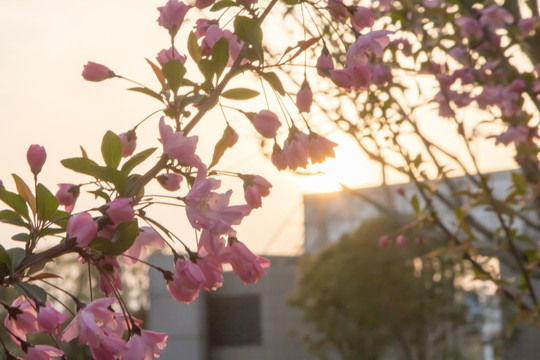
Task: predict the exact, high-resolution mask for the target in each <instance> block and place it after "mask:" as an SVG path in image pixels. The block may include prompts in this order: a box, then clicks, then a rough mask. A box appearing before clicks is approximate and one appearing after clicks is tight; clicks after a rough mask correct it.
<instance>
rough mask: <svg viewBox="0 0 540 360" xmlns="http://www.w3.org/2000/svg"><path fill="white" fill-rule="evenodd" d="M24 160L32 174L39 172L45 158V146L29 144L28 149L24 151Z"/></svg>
mask: <svg viewBox="0 0 540 360" xmlns="http://www.w3.org/2000/svg"><path fill="white" fill-rule="evenodd" d="M26 160H27V161H28V165H30V170H32V173H34V175H37V174H39V173H40V172H41V168H42V167H43V165H44V164H45V160H47V153H46V152H45V148H44V147H43V146H40V145H30V147H29V148H28V151H27V152H26Z"/></svg>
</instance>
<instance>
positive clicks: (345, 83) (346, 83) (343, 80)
mask: <svg viewBox="0 0 540 360" xmlns="http://www.w3.org/2000/svg"><path fill="white" fill-rule="evenodd" d="M330 79H331V80H332V81H333V82H334V84H336V85H337V86H339V87H342V88H344V89H346V90H347V91H349V90H350V88H351V87H352V85H353V77H352V75H351V73H350V72H349V71H347V70H346V69H338V70H330Z"/></svg>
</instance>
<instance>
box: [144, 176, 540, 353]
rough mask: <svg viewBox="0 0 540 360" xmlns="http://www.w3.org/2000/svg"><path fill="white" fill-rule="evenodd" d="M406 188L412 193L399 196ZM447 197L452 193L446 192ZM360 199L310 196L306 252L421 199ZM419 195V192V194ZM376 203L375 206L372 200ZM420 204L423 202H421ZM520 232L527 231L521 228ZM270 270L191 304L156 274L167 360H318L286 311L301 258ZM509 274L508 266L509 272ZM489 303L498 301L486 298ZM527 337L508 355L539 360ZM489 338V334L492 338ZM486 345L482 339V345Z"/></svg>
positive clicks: (498, 189) (504, 184)
mask: <svg viewBox="0 0 540 360" xmlns="http://www.w3.org/2000/svg"><path fill="white" fill-rule="evenodd" d="M511 179H512V177H511V173H510V172H496V173H492V174H490V179H489V185H490V187H491V188H492V189H493V190H494V193H495V194H497V195H498V194H500V195H501V196H504V195H505V194H507V192H508V189H509V187H510V184H511V181H512V180H511ZM452 183H453V186H455V187H457V188H461V189H468V188H469V183H468V181H467V180H466V179H465V178H455V179H453V180H452ZM399 188H402V189H403V190H404V191H405V193H406V195H407V196H397V195H396V194H397V193H398V189H399ZM440 190H441V191H442V192H447V193H449V192H450V190H449V189H447V188H442V189H440ZM355 191H356V194H355V195H352V194H351V193H349V192H337V193H330V194H314V195H306V196H305V198H304V209H305V252H306V253H307V254H309V253H314V252H316V251H317V250H318V249H320V248H321V247H323V246H325V245H327V244H329V243H332V242H335V241H337V240H338V239H339V238H340V237H341V236H342V235H343V234H345V233H347V232H350V231H353V230H355V229H356V228H357V227H358V226H359V224H360V223H361V222H362V221H363V220H365V219H368V218H371V217H374V216H377V215H379V214H380V213H381V209H380V208H379V204H378V203H380V204H383V205H384V206H386V207H390V208H391V209H393V210H395V211H396V212H398V213H411V205H410V198H411V196H413V195H414V194H417V192H416V190H415V187H414V186H413V185H412V184H399V185H393V186H389V187H387V188H382V187H373V188H364V189H360V190H355ZM417 195H418V194H417ZM373 200H376V201H373ZM419 202H420V206H422V201H421V200H420V201H419ZM435 206H436V208H437V209H438V211H439V214H440V216H441V219H442V220H443V221H444V223H445V224H447V225H448V226H449V227H450V228H455V227H456V226H457V224H456V219H455V217H454V214H453V213H450V212H449V211H448V210H447V209H445V208H444V207H443V206H442V205H441V204H437V203H435ZM472 214H474V215H475V217H477V219H478V221H479V222H480V223H481V224H482V225H484V226H486V227H488V228H493V224H496V223H497V222H496V218H495V215H494V214H493V213H491V212H486V211H484V210H483V209H476V210H473V212H472ZM517 226H518V227H519V228H520V229H526V227H525V225H524V224H523V223H518V224H517ZM269 258H270V260H271V261H272V266H271V267H270V268H269V269H267V270H268V271H267V275H266V276H265V277H263V278H262V279H261V280H260V282H259V283H258V284H251V285H247V286H246V285H243V284H242V282H241V281H240V280H239V279H238V278H237V277H236V276H235V275H233V274H232V273H231V272H226V273H225V276H224V277H225V282H224V285H223V287H222V288H220V289H218V291H216V292H211V293H205V292H201V296H200V297H199V298H198V299H197V300H195V301H194V302H193V303H192V304H190V305H182V304H179V303H178V302H176V301H175V300H174V299H172V298H171V296H170V295H169V294H168V292H167V289H166V287H165V286H164V281H163V277H162V275H161V274H159V273H157V272H153V271H151V272H150V290H149V291H150V303H151V307H150V311H149V314H148V319H149V320H148V324H147V325H149V328H150V329H155V330H159V331H165V332H167V333H168V334H169V340H168V346H167V348H166V349H165V351H164V352H163V355H162V359H164V360H177V359H189V360H228V359H235V360H243V359H246V360H248V359H249V360H254V359H257V360H289V359H290V360H293V359H294V360H302V359H312V358H313V357H312V356H310V355H308V354H307V353H306V351H305V350H304V347H303V344H302V341H301V338H300V337H299V336H297V335H294V334H295V333H296V334H298V333H301V332H302V330H303V329H305V328H304V326H303V325H302V323H301V321H300V316H301V315H300V313H299V311H298V310H296V309H292V308H290V307H288V306H287V304H286V299H287V295H288V294H290V293H291V292H292V291H293V289H294V286H295V274H296V265H297V263H298V260H299V258H296V257H269ZM151 262H152V263H155V264H156V265H158V266H163V267H164V268H170V264H171V258H170V257H165V256H155V257H153V259H152V260H151ZM503 271H504V268H503ZM480 298H484V300H485V302H486V303H493V304H498V302H497V301H493V299H490V298H488V299H487V300H486V299H485V294H481V295H480ZM497 306H498V305H495V307H493V306H491V307H488V308H483V309H480V310H478V311H482V312H486V314H487V315H486V316H487V318H489V319H490V320H489V321H488V322H487V323H485V324H484V327H483V328H482V330H481V333H483V334H484V339H483V342H484V344H483V347H484V348H483V359H484V360H488V359H494V356H493V348H492V347H491V345H490V339H491V338H493V337H494V336H498V334H499V333H500V332H501V330H502V326H501V325H502V320H501V311H500V310H499V309H498V307H497ZM518 332H521V333H522V334H523V335H521V336H519V337H517V338H516V339H515V340H514V341H513V342H511V343H509V344H508V345H507V346H506V349H507V350H506V355H505V358H508V359H529V360H533V359H540V357H535V356H536V352H534V350H533V352H531V349H535V348H536V346H537V341H536V340H537V339H538V338H540V337H539V336H538V334H536V333H531V331H530V330H529V329H527V328H519V329H518ZM486 334H487V335H486ZM476 343H477V344H481V343H482V340H478V341H476Z"/></svg>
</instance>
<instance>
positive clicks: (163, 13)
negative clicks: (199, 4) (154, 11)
mask: <svg viewBox="0 0 540 360" xmlns="http://www.w3.org/2000/svg"><path fill="white" fill-rule="evenodd" d="M190 8H191V6H189V5H186V4H184V3H183V2H181V1H178V0H169V1H167V4H165V6H162V7H158V10H159V17H158V20H157V21H158V24H159V25H161V26H163V27H164V28H165V29H167V30H169V33H170V34H171V36H174V35H176V33H177V32H178V29H180V26H182V23H183V22H184V17H185V16H186V13H187V12H188V10H189V9H190Z"/></svg>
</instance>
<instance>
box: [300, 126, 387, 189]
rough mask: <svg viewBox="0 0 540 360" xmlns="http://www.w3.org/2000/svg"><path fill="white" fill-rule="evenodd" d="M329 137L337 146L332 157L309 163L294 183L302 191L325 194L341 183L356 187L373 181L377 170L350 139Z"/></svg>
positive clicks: (376, 180) (377, 178) (370, 183)
mask: <svg viewBox="0 0 540 360" xmlns="http://www.w3.org/2000/svg"><path fill="white" fill-rule="evenodd" d="M330 139H331V140H332V141H334V142H336V143H338V146H337V147H336V148H335V153H336V157H335V158H330V159H327V160H326V161H324V162H323V163H321V164H310V165H308V166H307V169H306V171H305V172H301V173H300V174H301V175H298V177H297V178H298V182H299V183H300V186H301V188H302V189H303V190H304V192H305V193H326V192H333V191H339V190H341V189H342V187H341V184H343V185H345V186H347V187H350V188H358V187H363V186H368V185H374V184H377V183H378V182H379V181H380V176H379V175H380V172H379V171H377V166H376V165H375V164H374V163H371V162H370V161H369V160H368V159H367V157H366V155H365V154H364V153H362V151H361V150H360V149H359V148H358V146H357V145H356V144H355V143H354V141H352V140H351V139H349V138H347V137H346V136H344V135H341V134H336V136H330Z"/></svg>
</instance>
